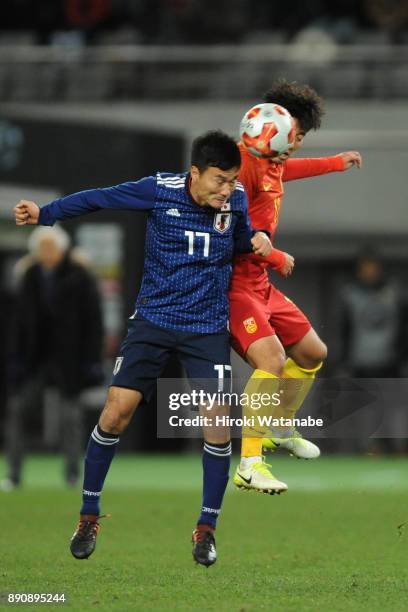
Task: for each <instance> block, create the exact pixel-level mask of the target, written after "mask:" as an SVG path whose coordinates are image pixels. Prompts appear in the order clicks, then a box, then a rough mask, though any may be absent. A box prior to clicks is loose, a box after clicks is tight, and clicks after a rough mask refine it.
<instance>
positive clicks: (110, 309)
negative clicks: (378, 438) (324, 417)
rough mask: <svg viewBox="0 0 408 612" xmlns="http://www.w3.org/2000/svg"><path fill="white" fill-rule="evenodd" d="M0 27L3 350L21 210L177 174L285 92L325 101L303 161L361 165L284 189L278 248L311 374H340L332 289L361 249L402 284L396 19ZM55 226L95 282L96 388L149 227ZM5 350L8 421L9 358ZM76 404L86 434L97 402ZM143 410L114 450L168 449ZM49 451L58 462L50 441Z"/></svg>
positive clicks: (373, 5)
mask: <svg viewBox="0 0 408 612" xmlns="http://www.w3.org/2000/svg"><path fill="white" fill-rule="evenodd" d="M0 11H1V19H0V84H1V85H0V279H1V280H0V308H1V313H2V317H1V326H2V329H1V336H2V337H4V338H5V337H6V335H7V330H8V322H9V319H10V316H11V312H12V309H13V291H14V286H13V274H12V270H13V266H14V264H15V262H16V261H17V260H18V259H19V258H20V257H21V256H22V255H23V254H24V253H25V252H26V246H27V236H28V233H29V231H30V230H27V231H22V230H21V229H17V228H15V227H14V226H13V225H12V223H11V222H10V215H11V209H12V207H13V205H14V203H15V202H16V201H18V200H19V199H20V198H28V199H34V200H35V201H38V202H42V203H45V202H46V201H49V200H50V199H52V198H53V197H55V196H57V195H62V194H66V193H70V192H73V191H78V190H80V189H85V188H87V187H93V186H105V185H110V184H115V183H118V182H123V181H125V180H129V179H136V178H139V177H142V176H145V175H147V174H150V173H153V172H155V171H156V170H157V169H164V170H169V171H177V170H180V169H184V168H187V167H188V151H189V147H190V143H191V140H192V138H193V137H194V136H196V135H197V134H198V133H200V132H202V131H205V130H207V129H211V128H217V127H219V128H222V129H224V130H225V131H227V132H229V133H231V134H234V135H237V128H238V124H239V120H240V118H241V116H242V114H243V113H244V111H245V110H246V109H247V108H248V107H249V106H250V105H252V104H254V103H255V102H256V101H257V100H259V99H260V96H261V94H262V93H263V91H264V90H265V89H267V88H268V87H269V86H270V84H271V83H272V81H273V80H275V79H276V78H278V77H285V78H287V79H289V80H298V81H299V82H307V83H310V84H311V85H312V86H313V87H315V88H316V89H317V91H318V92H319V94H321V95H322V96H323V97H324V99H325V101H326V111H327V114H326V116H325V118H324V124H323V127H322V129H321V130H320V132H318V133H316V134H313V133H312V134H309V135H308V137H307V139H306V143H305V145H304V148H303V150H302V153H301V154H302V156H319V155H330V154H335V153H337V152H340V151H344V150H349V149H356V150H359V151H361V153H362V155H363V158H364V169H363V171H362V172H350V173H347V175H332V176H330V177H323V178H317V179H312V180H309V181H300V182H299V181H298V182H294V183H292V184H287V185H286V198H285V204H284V211H283V214H282V215H281V222H280V228H279V233H278V239H277V246H278V247H279V248H281V249H283V250H286V251H288V252H290V253H293V254H294V255H295V257H296V261H297V268H296V274H294V276H293V278H291V279H290V280H289V281H284V288H285V292H286V293H287V294H288V295H290V296H291V297H292V299H294V300H295V301H296V302H297V303H298V304H299V305H300V306H301V307H302V308H303V309H304V310H305V312H306V313H307V314H308V315H309V316H310V318H311V320H312V322H313V324H314V326H315V328H316V329H317V330H318V332H319V333H320V335H321V336H322V338H323V339H324V340H325V341H326V342H327V343H328V345H329V348H330V350H329V359H328V362H327V364H326V366H325V371H324V375H326V376H330V375H332V374H334V373H336V372H338V371H339V370H338V368H339V366H340V367H341V366H342V364H341V358H342V351H341V350H340V348H339V347H340V345H341V342H340V340H341V336H342V327H341V324H340V321H339V316H338V313H337V309H336V306H337V303H338V288H339V287H341V285H342V284H343V283H344V281H345V280H346V279H347V278H348V277H349V276H350V275H351V274H352V270H353V262H354V258H355V256H356V254H357V253H358V252H359V250H360V249H362V248H365V247H367V246H370V247H374V248H376V249H378V251H379V252H380V254H381V256H382V257H383V258H384V260H385V262H386V266H387V270H388V271H390V272H391V273H392V276H393V277H395V278H396V279H397V282H399V284H400V286H401V287H402V289H403V292H404V291H405V289H404V288H405V287H406V285H407V282H406V281H407V279H408V272H407V265H406V264H407V258H408V249H407V244H406V225H407V221H408V210H407V203H406V171H405V169H406V166H407V164H408V131H407V128H406V126H407V125H408V105H407V97H408V67H407V61H406V60H407V57H408V9H407V6H406V3H405V2H403V1H399V0H393V1H392V2H385V1H383V0H372V1H370V2H369V1H368V0H360V1H359V2H354V1H353V2H344V1H341V2H325V1H323V0H314V2H312V3H307V6H306V5H305V4H304V3H302V2H294V3H291V4H290V6H289V5H288V6H287V7H285V6H279V7H278V6H276V4H275V3H271V2H268V0H264V1H261V0H260V1H259V2H257V3H256V6H255V5H253V3H250V2H249V0H239V1H238V2H231V1H228V0H218V1H217V2H213V1H209V2H206V3H198V2H196V1H195V0H150V1H149V2H147V1H142V0H138V1H130V0H87V1H86V0H52V1H48V2H46V1H44V2H41V7H38V6H37V4H36V3H34V2H30V1H29V0H15V1H14V2H13V3H12V6H11V7H8V8H7V11H6V9H5V7H2V8H1V9H0ZM65 227H66V228H67V229H68V230H69V232H70V233H71V235H72V237H73V238H74V243H75V244H76V245H77V246H80V247H82V248H83V249H84V250H85V252H86V253H87V254H88V257H89V258H90V261H91V265H92V267H93V269H94V272H95V273H96V274H97V276H98V278H99V283H100V288H101V293H102V296H103V303H104V323H105V331H106V343H105V344H106V371H107V380H109V376H108V373H109V371H110V368H111V363H112V358H113V357H114V355H115V351H116V348H117V346H118V343H119V342H120V338H121V337H122V336H123V333H124V331H125V325H126V317H127V316H128V315H129V314H130V313H131V311H132V306H133V302H134V298H135V295H136V292H137V289H138V283H139V281H140V275H141V269H142V264H143V239H144V238H143V236H144V219H143V217H142V215H130V214H128V213H122V214H118V215H111V214H110V213H108V212H105V213H101V214H99V215H95V216H92V217H88V218H86V219H83V220H81V221H80V222H79V223H77V222H70V223H67V224H66V225H65ZM275 280H276V279H275ZM277 283H278V284H280V285H281V286H282V285H283V284H282V283H280V282H279V280H278V281H277ZM405 323H406V322H405ZM0 351H1V352H0V361H1V365H2V367H1V370H0V378H1V399H2V401H1V404H0V405H1V409H0V410H1V412H0V420H3V419H4V407H5V405H6V395H7V391H6V389H7V380H6V371H7V368H6V361H7V351H6V342H2V343H1V349H0ZM235 366H236V370H235V371H236V373H238V374H242V375H244V374H245V371H246V370H245V367H244V365H243V363H242V362H241V361H240V360H238V359H235ZM177 368H178V366H177V365H176V364H174V366H173V368H171V369H170V371H169V372H168V373H167V374H168V375H176V374H177V373H178V369H177ZM84 401H85V404H86V406H87V408H89V409H90V411H89V410H88V411H87V418H88V419H89V427H90V426H91V423H93V421H94V420H95V416H96V412H95V410H96V409H98V410H99V408H100V405H101V403H102V401H103V391H102V390H100V392H99V393H98V392H97V391H95V393H93V394H90V393H88V394H87V396H86V398H84ZM94 409H95V410H94ZM153 412H154V409H153V410H151V409H150V410H146V411H144V412H143V411H141V412H140V414H139V415H138V416H137V417H136V419H135V423H134V424H133V425H132V428H131V430H130V431H129V432H128V434H127V435H126V436H125V439H124V440H123V444H122V448H123V449H128V450H144V451H146V450H154V449H158V448H161V449H162V450H163V449H164V448H167V449H168V450H171V449H173V448H174V449H177V450H179V449H180V444H182V443H180V442H178V443H177V444H175V443H174V442H171V443H168V442H166V441H164V440H162V441H157V440H156V433H155V422H154V419H152V418H151V415H152V413H153ZM43 416H44V415H43V413H42V412H41V411H38V410H37V411H34V410H33V415H32V419H33V422H32V427H31V430H30V431H31V433H32V436H31V441H30V445H31V447H32V448H33V450H46V445H45V441H44V436H43V432H44V423H43ZM2 431H4V428H3V429H2ZM48 444H49V446H50V448H49V450H52V445H53V444H54V450H56V448H57V447H56V440H54V442H52V441H50V440H48ZM329 446H330V445H329ZM399 449H400V450H401V445H400V447H399Z"/></svg>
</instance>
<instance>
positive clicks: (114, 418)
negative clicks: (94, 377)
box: [71, 319, 172, 559]
mask: <svg viewBox="0 0 408 612" xmlns="http://www.w3.org/2000/svg"><path fill="white" fill-rule="evenodd" d="M171 342H172V339H171V335H170V334H169V332H168V331H167V330H165V329H161V328H158V327H156V326H154V325H152V324H150V323H149V322H148V321H145V320H143V319H133V320H131V321H130V323H129V330H128V334H127V336H126V338H125V340H124V342H123V344H122V346H121V349H120V354H119V357H118V358H117V360H116V364H115V368H114V371H113V378H112V386H111V387H110V388H109V391H108V396H107V400H106V403H105V406H104V409H103V411H102V413H101V416H100V418H99V422H98V424H97V425H96V426H95V428H94V430H93V432H92V434H91V437H90V439H89V443H88V447H87V451H86V456H85V467H84V484H83V492H82V507H81V510H80V521H79V524H78V527H77V530H76V532H75V533H74V535H73V537H72V540H71V552H72V554H73V555H74V557H76V558H77V559H86V558H87V557H89V555H90V554H92V552H93V551H94V549H95V542H96V536H97V533H98V530H99V521H98V519H99V517H100V496H101V492H102V488H103V484H104V482H105V478H106V475H107V473H108V470H109V467H110V464H111V462H112V459H113V457H114V454H115V450H116V448H117V445H118V442H119V439H120V434H121V433H122V432H123V431H124V430H125V429H126V427H127V425H128V424H129V422H130V420H131V418H132V416H133V414H134V411H135V410H136V408H137V406H138V405H139V404H140V402H141V401H142V399H144V400H146V401H148V400H149V398H150V396H151V394H152V392H153V390H154V386H155V381H156V378H158V377H159V376H160V374H161V372H162V370H163V368H164V366H165V364H166V362H167V359H168V356H169V353H170V350H171Z"/></svg>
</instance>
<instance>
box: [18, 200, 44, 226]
mask: <svg viewBox="0 0 408 612" xmlns="http://www.w3.org/2000/svg"><path fill="white" fill-rule="evenodd" d="M39 217H40V207H39V206H37V204H36V203H35V202H32V201H31V200H20V201H19V203H18V204H17V206H15V207H14V218H15V221H16V225H37V224H38V219H39Z"/></svg>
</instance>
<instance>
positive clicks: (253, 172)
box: [239, 155, 258, 202]
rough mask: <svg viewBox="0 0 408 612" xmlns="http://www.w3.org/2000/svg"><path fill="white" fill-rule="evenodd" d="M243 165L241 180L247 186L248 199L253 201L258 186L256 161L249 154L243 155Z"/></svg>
mask: <svg viewBox="0 0 408 612" xmlns="http://www.w3.org/2000/svg"><path fill="white" fill-rule="evenodd" d="M241 159H242V165H241V168H240V171H239V181H240V182H241V183H242V184H243V186H244V187H245V191H246V194H247V196H248V200H249V201H250V202H253V200H254V198H255V196H256V192H257V188H258V174H257V169H256V165H255V163H253V162H251V159H250V158H249V157H248V155H242V158H241Z"/></svg>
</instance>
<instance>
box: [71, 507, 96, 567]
mask: <svg viewBox="0 0 408 612" xmlns="http://www.w3.org/2000/svg"><path fill="white" fill-rule="evenodd" d="M100 518H102V517H100V516H97V515H95V514H81V515H80V519H79V523H78V525H77V528H76V531H75V533H74V535H73V536H72V538H71V545H70V550H71V553H72V554H73V556H74V557H75V559H87V558H88V557H89V556H90V555H92V553H93V551H94V550H95V546H96V536H97V535H98V532H99V529H100V525H99V522H98V519H100Z"/></svg>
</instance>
